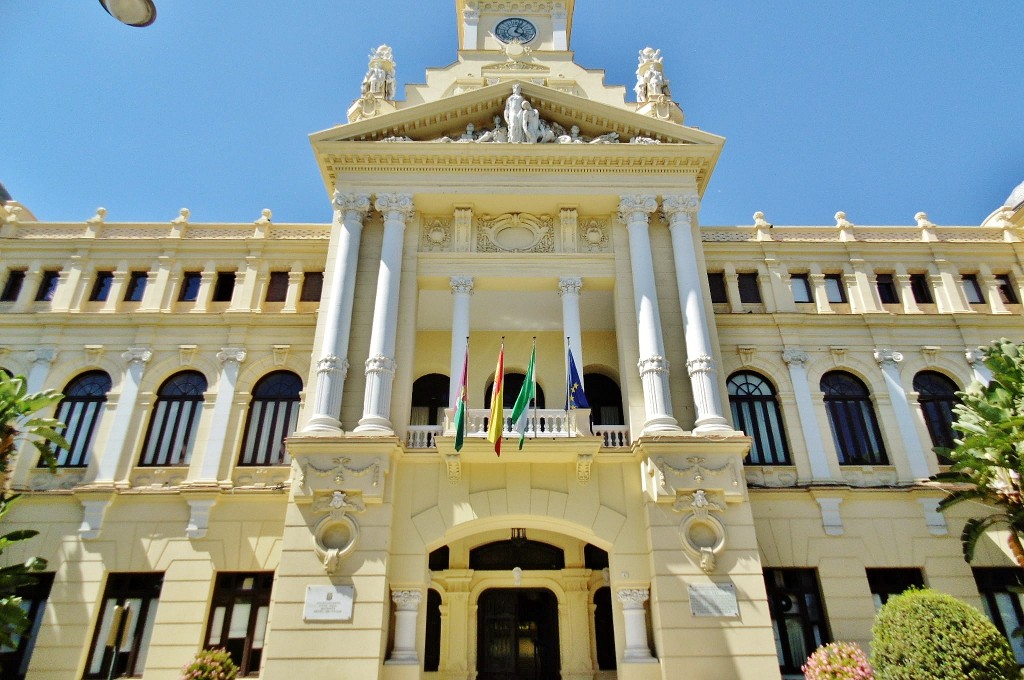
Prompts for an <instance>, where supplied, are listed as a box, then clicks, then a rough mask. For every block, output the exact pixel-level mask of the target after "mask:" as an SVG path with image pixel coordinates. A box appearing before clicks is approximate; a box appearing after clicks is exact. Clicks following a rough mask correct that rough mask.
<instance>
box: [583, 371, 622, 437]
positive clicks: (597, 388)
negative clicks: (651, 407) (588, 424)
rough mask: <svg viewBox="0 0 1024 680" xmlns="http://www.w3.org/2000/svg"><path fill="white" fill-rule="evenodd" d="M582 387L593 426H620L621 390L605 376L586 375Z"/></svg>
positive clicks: (597, 374) (596, 374) (598, 374)
mask: <svg viewBox="0 0 1024 680" xmlns="http://www.w3.org/2000/svg"><path fill="white" fill-rule="evenodd" d="M583 385H584V389H585V391H586V393H587V401H588V402H589V403H590V419H591V420H592V421H593V423H594V425H622V424H623V422H624V419H623V417H622V390H620V389H619V386H618V384H616V382H615V381H614V380H612V379H611V378H609V377H608V376H606V375H601V374H600V373H586V374H584V376H583Z"/></svg>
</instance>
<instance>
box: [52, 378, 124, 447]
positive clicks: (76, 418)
mask: <svg viewBox="0 0 1024 680" xmlns="http://www.w3.org/2000/svg"><path fill="white" fill-rule="evenodd" d="M110 387H111V380H110V376H109V375H107V374H106V373H105V372H104V371H89V372H88V373H83V374H82V375H80V376H78V377H76V378H74V379H73V380H72V381H71V382H69V383H68V384H67V386H66V387H65V388H64V398H63V399H61V401H60V405H59V406H57V413H56V414H55V415H54V417H55V418H56V419H57V420H59V421H60V422H62V423H64V430H63V432H62V433H61V434H63V435H64V439H66V440H67V442H68V444H69V445H70V446H69V447H68V448H66V449H60V450H58V451H57V465H58V466H59V467H85V466H87V465H88V464H89V459H90V458H91V457H92V440H93V437H94V436H95V434H96V426H97V425H98V424H99V422H100V416H102V415H103V405H104V404H106V403H107V392H109V391H110ZM39 464H40V466H43V465H45V463H44V462H43V461H40V463H39Z"/></svg>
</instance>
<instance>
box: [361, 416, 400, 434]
mask: <svg viewBox="0 0 1024 680" xmlns="http://www.w3.org/2000/svg"><path fill="white" fill-rule="evenodd" d="M352 433H353V434H370V435H383V434H386V435H392V434H394V433H395V428H394V427H392V425H391V421H390V420H388V419H387V418H383V417H381V416H363V417H362V418H361V419H360V420H359V425H357V426H356V429H354V430H352Z"/></svg>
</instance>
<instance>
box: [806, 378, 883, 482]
mask: <svg viewBox="0 0 1024 680" xmlns="http://www.w3.org/2000/svg"><path fill="white" fill-rule="evenodd" d="M821 391H822V392H824V393H825V410H826V411H827V412H828V424H829V425H830V426H831V428H832V439H833V441H835V444H836V452H837V453H838V454H839V464H840V465H888V463H889V459H888V458H887V457H886V455H885V445H884V444H883V443H882V433H881V430H879V429H878V420H877V419H876V418H875V409H874V407H873V406H872V404H871V393H870V392H869V391H868V388H867V386H866V385H865V384H864V383H863V382H861V381H860V379H859V378H857V377H856V376H854V375H851V374H849V373H846V372H844V371H830V372H829V373H826V374H825V375H823V376H821Z"/></svg>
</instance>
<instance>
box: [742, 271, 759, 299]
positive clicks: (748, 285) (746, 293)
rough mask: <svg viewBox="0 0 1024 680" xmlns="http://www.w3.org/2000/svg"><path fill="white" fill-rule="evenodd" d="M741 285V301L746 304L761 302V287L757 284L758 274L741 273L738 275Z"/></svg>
mask: <svg viewBox="0 0 1024 680" xmlns="http://www.w3.org/2000/svg"><path fill="white" fill-rule="evenodd" d="M736 278H737V280H738V283H739V287H740V302H743V303H746V304H757V303H759V302H761V288H760V287H759V286H758V285H757V274H756V273H749V274H739V275H738V276H737V277H736Z"/></svg>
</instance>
